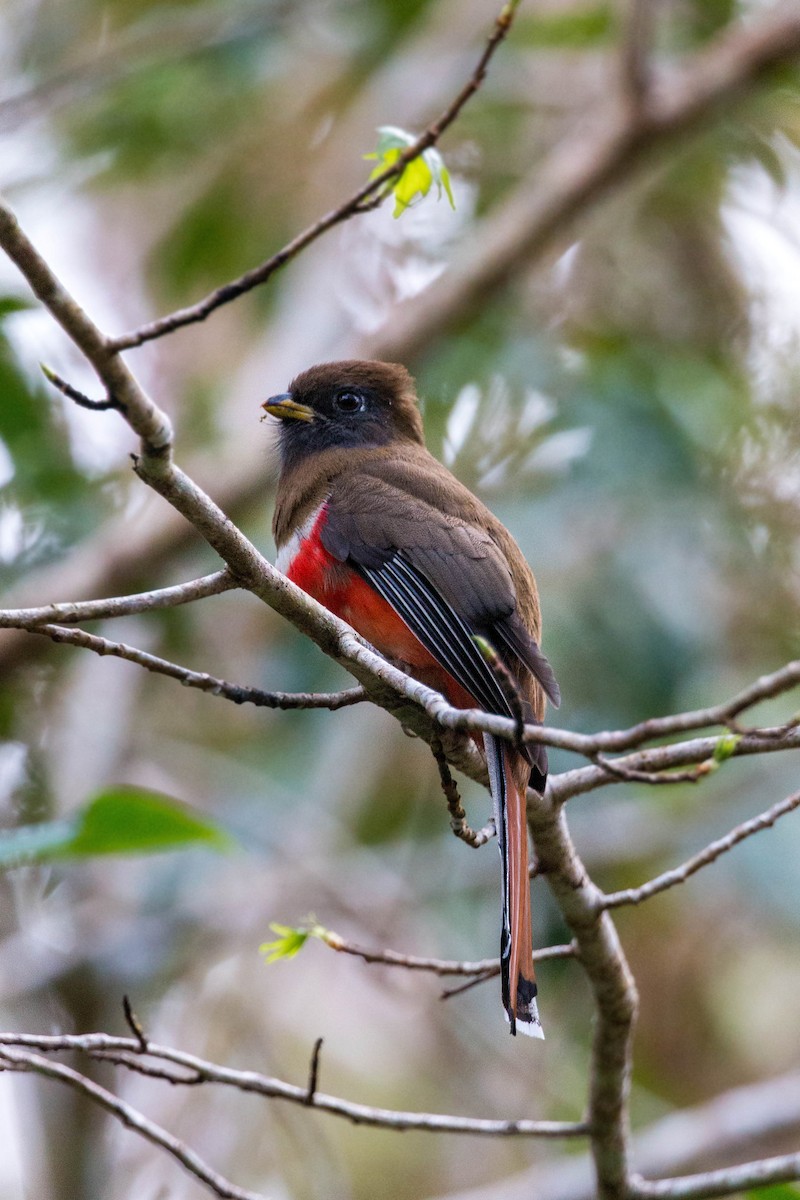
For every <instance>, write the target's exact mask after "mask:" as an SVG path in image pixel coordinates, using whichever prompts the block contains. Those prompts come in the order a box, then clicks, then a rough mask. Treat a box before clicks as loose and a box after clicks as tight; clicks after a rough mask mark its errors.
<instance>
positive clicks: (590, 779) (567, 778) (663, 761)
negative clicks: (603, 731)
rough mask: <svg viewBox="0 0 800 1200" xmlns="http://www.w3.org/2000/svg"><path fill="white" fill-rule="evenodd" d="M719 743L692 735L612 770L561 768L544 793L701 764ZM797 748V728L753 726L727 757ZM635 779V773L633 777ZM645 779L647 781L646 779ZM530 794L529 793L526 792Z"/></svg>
mask: <svg viewBox="0 0 800 1200" xmlns="http://www.w3.org/2000/svg"><path fill="white" fill-rule="evenodd" d="M718 745H719V738H716V737H705V738H692V739H690V740H689V741H685V742H675V743H673V744H672V745H669V746H654V747H652V748H651V749H649V750H640V751H638V753H636V754H628V755H626V756H625V757H624V758H618V759H615V760H614V767H615V768H616V770H615V771H614V772H612V771H610V770H609V769H608V767H607V766H604V767H600V766H592V767H578V768H577V769H576V770H574V771H563V772H562V773H561V774H560V775H556V776H554V777H551V779H550V781H549V782H548V789H547V790H548V796H550V797H551V798H552V799H553V800H554V801H556V802H557V803H563V802H564V801H565V800H567V799H569V798H570V797H572V796H582V795H585V794H586V793H587V792H592V791H594V790H595V789H596V788H600V787H606V786H607V785H608V784H610V783H614V782H615V781H616V780H618V779H619V778H621V777H622V778H624V776H623V775H622V774H621V772H623V771H628V772H631V771H633V772H647V773H648V774H649V773H656V772H662V771H669V770H672V769H674V768H676V767H686V766H689V765H691V764H693V763H705V762H708V761H709V760H710V759H712V758H713V755H714V751H715V750H716V749H717V747H718ZM798 748H800V729H798V728H797V727H796V726H794V725H792V726H791V727H790V728H788V729H786V728H785V727H783V726H781V727H780V728H777V729H776V728H766V729H754V730H752V731H750V732H749V733H746V734H744V735H743V736H742V737H741V738H739V740H738V742H737V743H736V746H735V747H734V748H733V749H732V750H731V752H730V757H731V758H738V757H741V756H744V755H751V754H770V753H772V752H776V751H780V750H797V749H798ZM633 778H635V776H633ZM648 782H651V781H649V780H648ZM530 794H531V793H529V795H530Z"/></svg>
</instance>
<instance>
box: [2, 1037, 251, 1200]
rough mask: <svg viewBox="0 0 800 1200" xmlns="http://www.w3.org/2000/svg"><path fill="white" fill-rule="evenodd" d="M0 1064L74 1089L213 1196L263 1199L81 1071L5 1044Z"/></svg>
mask: <svg viewBox="0 0 800 1200" xmlns="http://www.w3.org/2000/svg"><path fill="white" fill-rule="evenodd" d="M134 1044H136V1043H134ZM0 1065H2V1066H3V1067H5V1068H7V1069H10V1070H13V1071H28V1072H32V1073H34V1074H36V1075H44V1076H46V1077H48V1078H49V1079H55V1080H58V1082H59V1083H65V1084H66V1085H67V1086H68V1087H71V1088H74V1090H75V1091H77V1092H80V1093H81V1094H82V1095H84V1096H86V1097H87V1099H89V1100H91V1101H92V1103H94V1104H98V1105H99V1106H100V1107H101V1108H104V1109H105V1110H106V1112H109V1113H111V1115H112V1116H113V1117H116V1119H117V1120H118V1121H120V1122H121V1123H122V1124H123V1125H125V1126H126V1127H127V1128H128V1129H132V1130H133V1131H134V1132H135V1133H138V1134H139V1135H140V1136H141V1137H143V1138H145V1139H146V1140H147V1141H148V1142H152V1143H153V1145H155V1146H159V1147H160V1148H161V1149H162V1150H166V1152H167V1153H168V1154H170V1155H172V1157H173V1158H174V1159H176V1160H177V1161H178V1162H179V1163H180V1164H181V1166H182V1167H184V1169H185V1170H186V1171H188V1173H189V1174H190V1175H192V1176H194V1178H195V1179H197V1180H199V1182H200V1183H202V1184H205V1186H206V1187H207V1188H209V1189H210V1190H211V1191H212V1192H213V1193H214V1194H215V1195H216V1196H220V1197H223V1198H224V1200H264V1197H263V1196H262V1195H261V1194H260V1193H258V1194H257V1193H256V1192H249V1191H246V1190H245V1189H244V1188H239V1187H236V1185H235V1184H233V1183H229V1182H228V1180H227V1179H225V1178H223V1176H222V1175H219V1174H218V1173H217V1172H216V1171H213V1170H212V1169H211V1167H209V1166H207V1164H206V1163H205V1162H203V1160H202V1159H201V1158H200V1157H199V1155H197V1154H195V1152H194V1150H192V1149H190V1148H189V1146H187V1145H186V1143H185V1142H182V1141H181V1140H180V1139H179V1138H176V1137H175V1136H174V1135H173V1134H171V1133H168V1132H167V1131H166V1129H162V1128H161V1126H160V1125H156V1124H155V1123H154V1122H153V1121H151V1120H149V1119H148V1118H147V1117H145V1116H143V1114H142V1113H140V1112H138V1111H137V1109H135V1108H132V1107H131V1105H130V1104H126V1103H125V1101H124V1100H120V1098H119V1097H118V1096H115V1095H113V1093H111V1092H109V1091H107V1090H106V1089H105V1088H103V1087H100V1085H99V1084H97V1083H94V1082H93V1081H92V1080H91V1079H87V1078H86V1076H85V1075H81V1074H80V1072H78V1071H74V1070H73V1069H72V1067H68V1066H65V1065H64V1064H63V1063H56V1062H52V1061H51V1060H50V1059H47V1058H44V1057H42V1056H41V1055H39V1054H32V1053H31V1052H30V1051H27V1050H20V1049H10V1048H9V1047H8V1046H7V1045H4V1046H3V1047H2V1049H0Z"/></svg>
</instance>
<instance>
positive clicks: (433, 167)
mask: <svg viewBox="0 0 800 1200" xmlns="http://www.w3.org/2000/svg"><path fill="white" fill-rule="evenodd" d="M378 134H379V137H378V148H377V150H376V151H375V152H374V153H372V154H365V155H364V158H365V159H370V160H373V161H376V162H377V166H376V167H374V169H373V170H372V173H371V174H370V179H376V178H377V177H378V176H379V175H381V174H382V173H383V172H384V171H385V170H386V168H387V167H393V166H394V164H395V163H396V162H397V160H398V158H399V157H400V155H401V154H402V152H403V151H404V150H408V148H409V146H413V145H414V143H415V141H416V138H415V137H414V135H413V134H411V133H407V132H406V131H405V130H404V129H398V128H397V126H395V125H382V126H381V127H380V128H379V130H378ZM434 184H436V192H437V199H439V200H441V198H442V195H443V194H444V195H445V196H447V199H448V201H449V202H450V207H451V208H453V209H454V208H455V206H456V204H455V200H454V198H453V188H452V185H451V182H450V173H449V171H448V170H447V167H446V166H445V165H444V161H443V159H442V156H441V154H440V153H439V151H438V150H436V149H434V148H433V147H432V146H431V147H429V148H428V149H427V150H423V152H422V153H421V154H420V155H418V156H417V157H416V158H412V159H411V161H410V162H409V163H406V165H405V167H404V168H403V170H402V171H401V173H400V175H398V177H397V178H396V179H394V180H391V181H390V182H389V184H388V185H387V186H388V189H389V192H390V193H391V194H392V195H393V196H394V198H395V207H394V214H393V215H394V216H395V217H400V216H402V214H403V213H404V212H405V211H406V209H407V208H408V207H409V206H410V205H411V204H412V203H413V202H414V201H415V200H417V199H419V200H422V199H424V198H425V196H427V195H428V192H429V191H430V190H431V187H432V186H433V185H434Z"/></svg>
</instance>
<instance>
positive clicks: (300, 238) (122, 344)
mask: <svg viewBox="0 0 800 1200" xmlns="http://www.w3.org/2000/svg"><path fill="white" fill-rule="evenodd" d="M518 3H519V0H512V2H511V3H506V4H504V5H503V8H502V10H501V12H500V14H499V16H498V17H497V19H496V21H495V24H494V29H493V30H492V33H491V35H490V37H489V39H488V41H487V43H486V46H485V48H484V51H483V53H482V54H481V56H480V58H479V60H478V63H477V65H476V67H475V70H474V71H473V72H472V75H471V76H470V78H469V80H468V81H467V83H466V84H465V85H464V87H463V88H462V89H461V91H460V92H459V93H458V95H457V96H456V97H455V99H454V100H453V101H452V102H451V103H450V104H449V105H448V106H447V108H446V109H445V110H444V112H443V113H442V114H441V116H439V117H437V119H436V120H435V121H433V122H432V123H431V124H430V125H429V126H428V127H427V129H426V130H425V131H424V132H423V133H421V134H420V136H419V137H418V138H417V140H416V141H415V142H414V144H413V145H411V146H409V147H408V148H407V149H406V150H403V151H402V153H401V154H400V155H399V156H398V158H397V161H396V162H395V163H393V164H392V166H390V167H387V168H386V169H385V170H384V171H381V173H380V174H379V175H376V176H375V178H374V179H371V180H369V182H367V183H365V184H364V185H363V187H360V188H359V189H358V191H357V192H355V193H354V194H353V195H352V196H350V198H349V199H348V200H345V201H344V202H343V203H342V204H340V205H339V206H338V207H337V208H334V209H332V211H331V212H329V213H326V214H325V216H324V217H320V219H319V220H318V221H315V222H314V224H313V225H311V226H309V228H308V229H305V230H303V232H302V233H300V234H298V235H297V237H295V238H293V239H292V241H291V242H289V243H288V244H287V245H286V246H284V247H283V249H282V250H279V251H278V252H277V254H273V255H272V257H271V258H268V259H267V260H266V261H265V262H263V263H261V264H260V266H258V267H253V268H252V270H250V271H246V272H245V274H244V275H240V276H239V278H238V279H234V280H232V281H231V282H230V283H226V284H224V285H223V286H222V287H219V288H216V289H215V290H214V291H213V292H211V293H210V294H209V295H208V296H206V297H205V298H204V299H203V300H200V301H199V302H198V303H197V304H192V305H191V306H190V307H188V308H182V309H179V310H178V311H177V312H173V313H170V314H169V315H168V316H166V317H162V318H161V319H160V320H158V321H151V322H150V323H149V324H147V325H142V326H140V327H139V328H138V329H134V330H132V331H131V332H130V333H125V334H122V335H121V336H120V337H117V338H112V339H110V341H109V343H108V344H109V347H110V348H111V349H112V350H115V351H120V350H130V349H132V348H133V347H135V346H142V345H144V343H145V342H150V341H153V339H154V338H159V337H164V336H165V334H168V333H173V332H174V331H175V330H176V329H181V328H182V327H183V326H185V325H192V324H196V323H197V322H198V321H204V320H205V319H206V317H207V316H209V314H210V313H212V312H214V311H215V310H216V309H218V308H220V307H221V306H222V305H223V304H229V303H230V302H231V300H236V299H237V298H238V297H239V296H243V295H244V294H245V292H249V291H252V289H253V288H255V287H259V286H260V285H261V284H262V283H266V281H267V280H268V279H269V278H270V276H271V275H274V273H275V272H276V271H277V270H279V269H280V268H281V267H283V266H285V265H286V263H288V262H291V260H292V259H293V258H296V257H297V255H298V254H299V253H300V252H301V250H305V248H306V246H310V245H311V243H312V242H315V241H316V240H317V238H319V237H321V236H322V234H323V233H327V231H328V230H329V229H332V228H333V227H334V226H335V225H341V224H342V222H344V221H348V220H349V219H350V218H351V217H353V216H355V215H356V214H358V213H362V212H369V211H370V210H371V209H373V208H376V207H377V206H378V205H379V204H380V203H381V202H382V201H383V200H384V199H385V198H386V196H387V195H388V193H389V188H388V185H389V184H391V183H392V181H393V180H395V179H397V178H398V177H399V176H400V175H402V173H403V171H404V170H405V168H406V167H407V166H408V164H409V163H410V162H413V160H414V159H415V158H419V156H420V154H422V153H423V152H424V151H425V150H428V149H430V147H431V146H435V145H436V143H437V142H438V140H439V138H440V137H441V136H442V134H443V133H444V132H445V130H446V129H449V127H450V126H451V125H452V124H453V122H454V121H455V120H456V118H457V117H458V115H459V113H460V112H461V110H462V108H463V107H464V105H465V104H466V103H467V101H468V100H469V99H470V97H471V96H474V94H475V92H477V91H478V89H479V87H480V86H481V84H482V83H483V81H484V79H485V78H486V72H487V70H488V67H489V63H490V61H491V59H492V57H493V55H494V53H495V51H496V50H497V48H498V46H499V45H500V44H501V42H503V41H504V40H505V38H506V36H507V34H508V31H509V29H510V28H511V24H512V22H513V20H514V14H515V12H516V9H517V4H518Z"/></svg>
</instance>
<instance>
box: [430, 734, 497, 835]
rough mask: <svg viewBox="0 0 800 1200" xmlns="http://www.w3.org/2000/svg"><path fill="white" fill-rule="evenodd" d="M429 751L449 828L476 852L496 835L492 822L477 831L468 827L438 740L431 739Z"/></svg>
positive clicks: (465, 815)
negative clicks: (442, 796) (436, 772)
mask: <svg viewBox="0 0 800 1200" xmlns="http://www.w3.org/2000/svg"><path fill="white" fill-rule="evenodd" d="M431 750H432V752H433V757H434V758H435V759H436V766H437V767H438V768H439V782H440V783H441V785H442V791H443V792H444V796H445V799H446V801H447V811H448V812H449V813H450V828H451V829H452V831H453V833H454V834H455V835H456V837H457V838H460V839H461V841H462V842H466V844H467V845H468V846H471V847H472V848H473V850H478V849H479V848H480V847H481V846H485V845H486V843H487V842H488V841H489V840H490V839H491V838H493V837H494V836H495V834H496V833H497V830H496V829H495V824H494V820H493V819H492V820H490V821H489V822H488V824H486V825H484V827H483V829H479V830H477V831H476V830H474V829H472V828H471V827H470V825H469V823H468V822H467V814H466V812H465V811H464V806H463V804H462V803H461V796H460V794H459V791H458V787H457V785H456V781H455V779H453V776H452V775H451V774H450V768H449V766H448V765H447V757H446V755H445V752H444V749H443V748H442V743H441V741H440V740H439V738H434V739H433V741H432V742H431Z"/></svg>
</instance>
